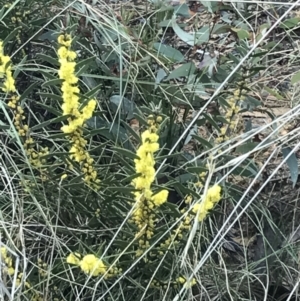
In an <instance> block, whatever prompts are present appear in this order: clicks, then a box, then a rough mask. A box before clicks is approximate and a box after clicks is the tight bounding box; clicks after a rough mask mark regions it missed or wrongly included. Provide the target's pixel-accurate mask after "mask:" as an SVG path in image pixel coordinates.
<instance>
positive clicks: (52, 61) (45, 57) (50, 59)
mask: <svg viewBox="0 0 300 301" xmlns="http://www.w3.org/2000/svg"><path fill="white" fill-rule="evenodd" d="M37 57H38V58H39V59H42V60H43V61H45V62H48V63H50V64H51V65H53V66H59V62H58V59H54V58H53V57H51V56H49V55H46V54H42V53H38V54H37Z"/></svg>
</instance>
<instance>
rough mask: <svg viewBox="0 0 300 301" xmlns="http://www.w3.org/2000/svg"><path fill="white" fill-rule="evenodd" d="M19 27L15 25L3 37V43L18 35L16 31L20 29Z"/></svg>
mask: <svg viewBox="0 0 300 301" xmlns="http://www.w3.org/2000/svg"><path fill="white" fill-rule="evenodd" d="M20 28H21V27H16V28H15V29H14V30H13V31H12V32H11V33H10V34H9V35H8V36H6V37H5V39H4V40H3V45H5V44H6V43H7V42H9V41H13V40H14V37H16V36H17V35H18V31H19V30H20Z"/></svg>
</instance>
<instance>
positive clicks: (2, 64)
mask: <svg viewBox="0 0 300 301" xmlns="http://www.w3.org/2000/svg"><path fill="white" fill-rule="evenodd" d="M0 78H4V82H3V87H2V91H3V92H6V93H9V92H15V91H16V86H15V80H14V78H13V76H12V71H11V66H10V57H9V56H8V55H4V47H3V42H2V41H0Z"/></svg>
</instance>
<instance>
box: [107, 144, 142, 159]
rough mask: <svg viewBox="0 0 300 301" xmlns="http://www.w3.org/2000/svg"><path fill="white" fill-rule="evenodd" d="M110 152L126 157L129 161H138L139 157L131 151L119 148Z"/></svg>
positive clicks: (113, 148)
mask: <svg viewBox="0 0 300 301" xmlns="http://www.w3.org/2000/svg"><path fill="white" fill-rule="evenodd" d="M112 150H114V151H117V152H118V154H121V155H123V156H124V157H128V158H131V159H133V160H134V159H139V157H138V156H137V155H136V154H135V153H134V152H132V151H130V150H128V149H124V148H120V147H112Z"/></svg>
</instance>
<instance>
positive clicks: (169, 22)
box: [158, 19, 186, 28]
mask: <svg viewBox="0 0 300 301" xmlns="http://www.w3.org/2000/svg"><path fill="white" fill-rule="evenodd" d="M158 26H159V27H172V20H170V19H169V20H163V21H161V22H159V23H158ZM178 26H179V27H182V28H184V27H185V26H186V25H185V24H178Z"/></svg>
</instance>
